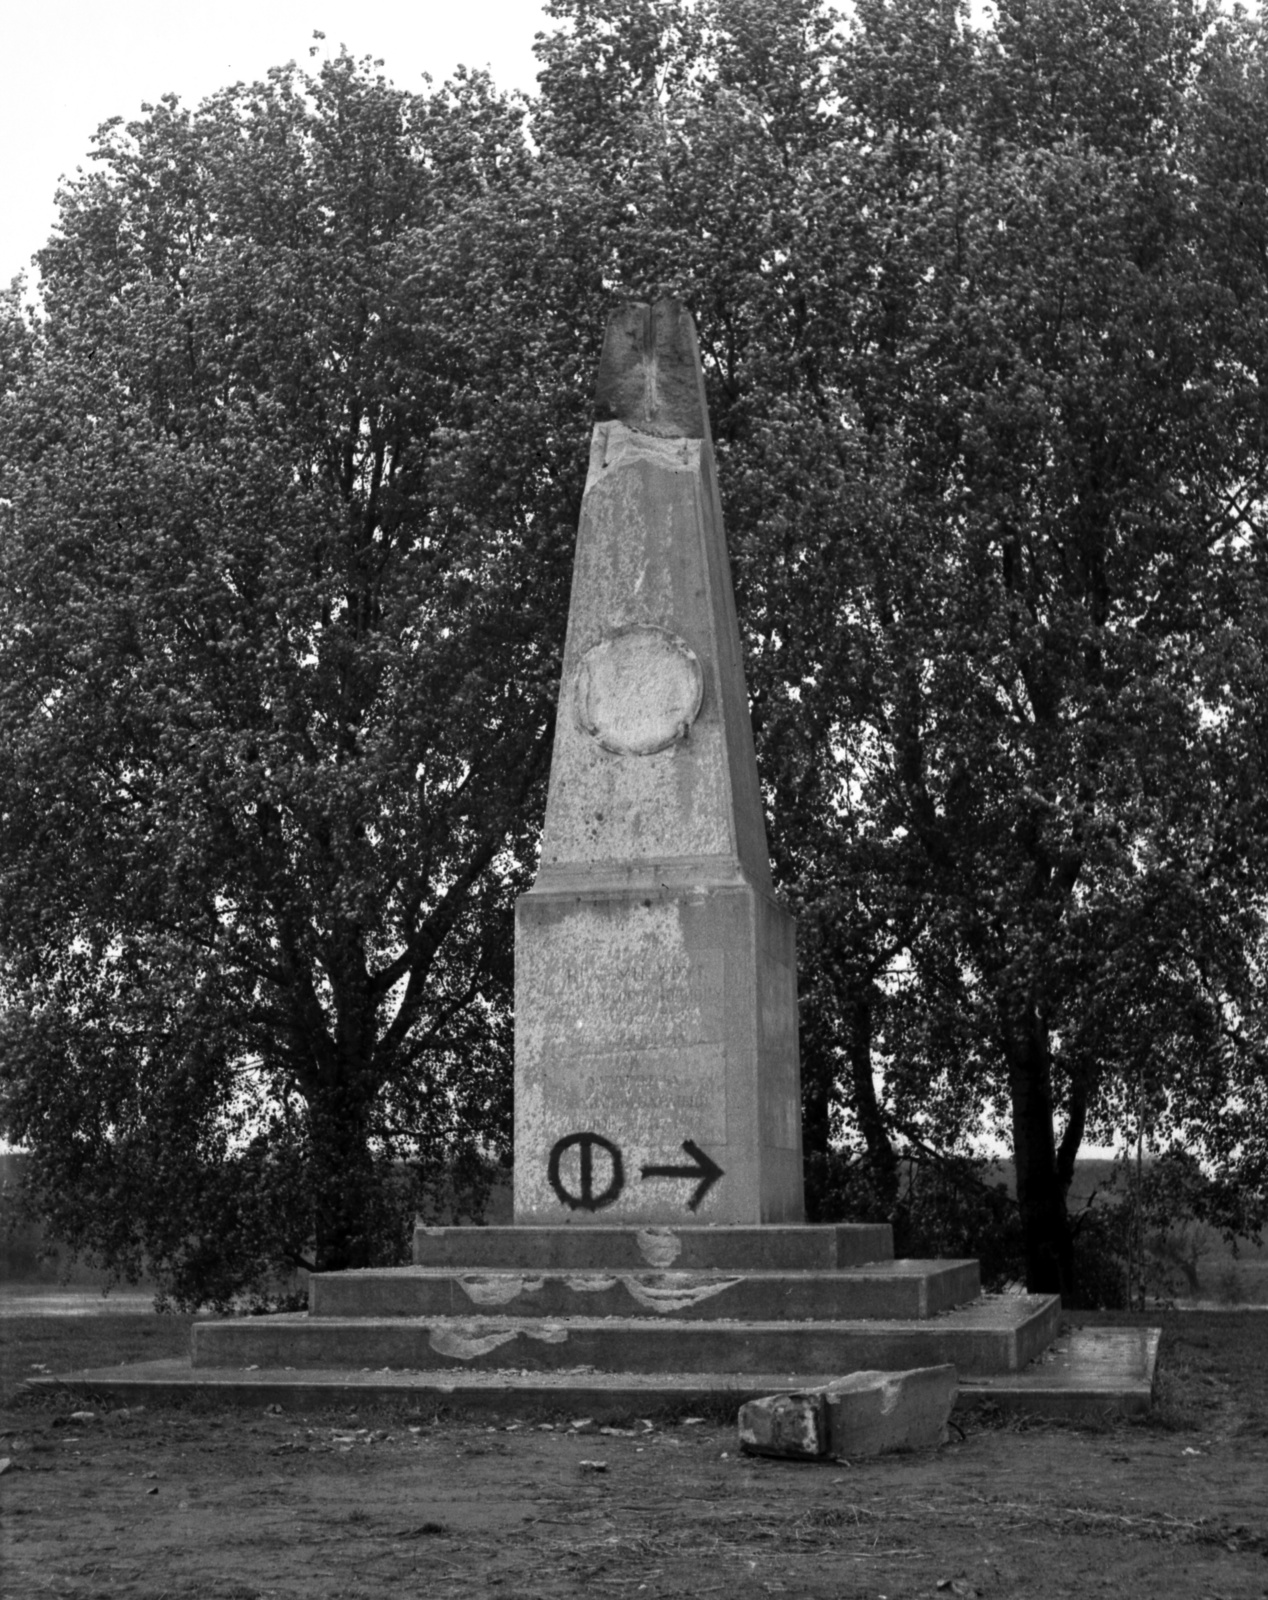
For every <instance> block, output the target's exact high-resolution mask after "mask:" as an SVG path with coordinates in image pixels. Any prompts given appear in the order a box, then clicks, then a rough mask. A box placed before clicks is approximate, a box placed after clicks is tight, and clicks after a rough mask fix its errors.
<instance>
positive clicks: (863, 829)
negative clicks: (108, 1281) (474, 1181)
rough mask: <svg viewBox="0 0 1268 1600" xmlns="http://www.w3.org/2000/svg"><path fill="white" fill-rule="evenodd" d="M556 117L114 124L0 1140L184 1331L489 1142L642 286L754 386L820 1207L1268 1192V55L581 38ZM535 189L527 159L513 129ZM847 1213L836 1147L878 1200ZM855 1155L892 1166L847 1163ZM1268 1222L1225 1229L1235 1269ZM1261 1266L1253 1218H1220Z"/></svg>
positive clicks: (73, 304)
mask: <svg viewBox="0 0 1268 1600" xmlns="http://www.w3.org/2000/svg"><path fill="white" fill-rule="evenodd" d="M553 15H554V17H555V19H556V21H557V22H558V23H559V28H558V30H557V31H556V32H554V33H552V34H551V35H549V36H547V37H545V38H543V39H542V40H541V41H540V43H539V53H540V57H541V61H542V75H541V78H540V94H539V95H538V96H537V97H536V98H534V99H533V100H532V101H531V102H529V103H527V104H526V105H524V106H517V105H515V104H512V103H510V102H508V101H507V100H505V99H503V98H502V97H500V96H499V95H498V94H497V93H496V92H495V91H494V90H493V88H492V87H491V86H490V85H489V84H488V83H487V82H485V81H484V80H481V79H478V78H470V77H463V76H460V77H459V78H458V79H457V80H456V81H455V82H454V84H452V85H450V86H448V87H447V88H446V89H445V90H443V91H440V92H437V93H432V94H428V95H425V96H422V97H418V96H411V95H407V94H405V93H403V92H400V91H397V90H395V89H393V88H391V87H390V86H388V85H387V84H386V83H385V82H384V81H383V80H382V79H381V78H380V77H379V76H378V75H377V73H376V72H375V70H374V69H373V68H371V67H369V66H366V65H359V64H356V63H353V62H351V61H349V60H348V59H347V58H346V57H339V58H337V59H335V60H333V61H330V62H328V63H327V64H326V65H324V66H323V67H322V68H321V69H320V70H319V72H318V73H317V75H316V76H315V77H308V76H306V75H305V74H302V73H300V72H298V71H297V70H296V69H294V68H288V69H284V70H280V71H278V72H276V73H274V74H273V75H271V77H270V79H269V81H268V82H267V83H266V84H264V85H257V86H254V87H252V88H249V89H246V88H238V89H235V90H232V91H227V92H226V93H225V94H223V95H221V96H218V97H216V98H214V99H213V100H211V101H210V102H208V103H207V104H205V105H204V106H202V107H200V108H199V109H198V110H197V111H194V112H190V111H186V110H184V109H182V108H181V107H179V106H178V105H176V104H175V103H164V104H163V105H161V106H159V107H157V108H153V109H151V110H149V111H148V112H146V114H145V115H144V116H143V118H142V119H141V120H139V121H137V122H135V123H133V124H130V125H128V126H126V127H125V126H124V125H122V124H116V125H112V126H111V127H109V128H107V129H105V130H103V133H102V135H101V138H100V141H99V146H98V155H99V157H100V160H99V163H98V170H97V171H96V172H95V173H93V174H92V175H90V176H88V177H86V178H83V179H81V180H78V181H77V182H75V183H74V184H72V185H71V186H70V187H69V188H68V190H67V191H66V193H65V195H64V197H63V214H62V224H61V228H60V230H59V233H58V235H57V236H56V237H55V239H54V240H53V241H52V243H51V244H50V246H49V248H48V250H47V251H46V252H45V253H44V255H43V257H42V263H41V264H42V270H43V274H44V280H45V285H46V291H45V298H46V311H45V314H44V315H43V316H42V317H39V318H33V317H22V316H21V315H19V313H18V310H17V307H16V302H14V303H13V304H11V306H10V310H9V313H8V316H7V319H6V321H5V323H4V332H3V335H2V338H3V343H2V344H0V361H2V362H3V384H4V400H3V409H2V410H0V495H3V496H5V497H7V498H8V499H9V500H10V501H11V502H12V507H13V510H12V516H11V520H10V524H9V529H8V532H7V534H6V535H5V542H4V556H3V559H4V566H5V579H6V582H5V587H4V599H3V601H2V602H0V603H2V604H3V606H4V608H5V609H4V612H3V622H2V623H0V695H3V697H4V699H3V716H2V721H0V739H2V740H3V748H2V749H0V768H2V770H0V829H2V830H3V837H2V838H0V847H2V848H3V869H2V870H3V877H2V878H0V939H3V941H4V950H5V957H6V967H5V983H6V992H5V998H6V1001H7V1009H6V1012H5V1021H4V1033H3V1036H2V1038H3V1045H2V1048H3V1055H2V1057H0V1071H2V1073H3V1095H4V1100H3V1106H4V1118H5V1124H6V1127H7V1129H8V1131H9V1133H10V1136H12V1137H17V1138H20V1139H22V1140H23V1141H24V1142H25V1143H27V1144H29V1145H30V1147H31V1148H32V1150H33V1152H34V1157H35V1167H36V1177H37V1184H36V1187H37V1190H38V1192H39V1194H40V1195H41V1196H42V1199H43V1203H44V1204H45V1206H46V1207H48V1208H49V1209H51V1210H52V1212H53V1215H54V1220H55V1222H56V1224H57V1226H58V1227H59V1229H60V1230H61V1232H62V1233H63V1234H64V1235H66V1236H68V1237H70V1238H72V1239H74V1240H76V1241H78V1242H80V1243H82V1244H84V1245H85V1246H88V1247H92V1248H95V1249H97V1250H98V1251H102V1252H104V1253H105V1254H106V1255H108V1256H110V1257H111V1258H112V1259H114V1260H116V1261H118V1262H120V1263H121V1264H124V1265H127V1264H128V1263H129V1262H131V1261H134V1260H136V1259H138V1257H139V1254H140V1253H141V1252H145V1253H148V1254H149V1255H150V1256H151V1257H153V1258H154V1259H155V1260H156V1262H157V1264H158V1266H159V1268H160V1270H161V1272H162V1273H163V1274H164V1276H165V1281H166V1282H168V1283H169V1284H171V1285H172V1286H173V1287H174V1288H175V1290H176V1292H178V1293H179V1294H180V1295H182V1296H184V1297H185V1298H188V1299H197V1298H199V1297H201V1296H204V1295H207V1294H213V1295H214V1294H220V1295H224V1294H227V1293H230V1292H232V1291H233V1289H234V1288H236V1287H238V1286H240V1285H242V1284H245V1283H248V1282H250V1281H251V1280H252V1277H253V1275H258V1274H259V1272H260V1271H261V1270H262V1269H263V1268H264V1267H265V1266H267V1265H268V1264H269V1263H270V1262H280V1261H285V1260H288V1259H289V1260H295V1259H299V1258H301V1257H302V1258H305V1259H308V1258H309V1257H308V1254H307V1253H308V1251H309V1249H310V1241H311V1240H312V1239H314V1238H315V1239H316V1241H317V1243H316V1260H317V1262H318V1263H319V1264H321V1265H336V1264H340V1263H348V1262H357V1261H364V1260H369V1259H380V1258H384V1257H390V1255H391V1253H392V1251H393V1249H394V1248H397V1245H398V1241H399V1239H400V1236H401V1226H402V1219H403V1218H404V1217H406V1216H407V1215H408V1214H409V1211H410V1209H411V1208H412V1207H413V1206H414V1205H415V1204H416V1203H417V1201H418V1184H419V1182H420V1181H422V1179H423V1178H425V1177H426V1175H427V1174H428V1173H429V1172H434V1171H435V1170H436V1169H437V1164H438V1163H440V1162H441V1160H442V1157H443V1158H444V1159H445V1160H448V1159H450V1158H451V1157H453V1156H455V1155H456V1154H458V1153H460V1152H466V1153H467V1155H468V1156H469V1157H470V1158H471V1159H473V1160H474V1158H475V1157H476V1156H477V1155H484V1156H488V1155H491V1154H492V1155H496V1154H499V1153H503V1152H504V1151H505V1148H506V1141H507V1137H508V1133H507V1119H506V1108H507V1099H508V1094H509V1060H508V1044H507V1031H506V1030H507V1009H508V1004H509V964H510V950H509V920H508V908H509V905H510V902H511V900H512V898H513V896H514V894H515V893H516V892H517V890H518V888H519V887H520V886H521V885H522V884H523V882H524V881H525V878H526V876H527V874H528V873H529V872H530V871H531V865H532V855H533V842H534V838H535V830H536V828H537V826H538V823H539V819H540V807H541V802H542V798H543V794H542V786H543V781H544V773H545V762H546V757H547V754H548V747H549V736H550V729H551V722H550V719H551V714H552V696H553V690H554V679H555V674H556V672H557V661H558V650H559V646H560V644H561V642H562V632H563V617H564V605H565V596H566V585H567V574H568V565H569V555H570V547H571V538H572V529H573V527H574V526H575V517H576V511H577V504H578V496H579V493H580V486H581V470H582V464H583V461H584V456H585V451H584V438H585V431H586V427H587V389H588V385H589V382H590V378H591V374H592V372H593V367H594V361H595V353H596V342H597V338H598V335H599V333H600V331H601V326H602V322H603V317H604V311H605V308H606V306H607V305H608V304H609V303H610V301H611V298H612V296H613V294H614V293H619V292H626V291H634V292H638V293H646V292H648V291H650V290H651V289H652V288H653V287H654V286H657V285H661V284H667V285H670V286H672V287H674V288H676V289H677V290H679V291H680V292H682V293H683V294H685V295H686V297H687V298H688V300H689V302H690V303H691V305H692V308H693V310H694V312H695V315H696V318H697V321H698V325H699V328H700V333H701V341H702V348H703V350H704V352H705V358H706V368H707V372H706V376H707V382H708V385H709V398H710V406H711V411H712V415H713V421H714V431H715V435H716V438H717V443H718V448H719V454H720V458H721V479H722V485H723V493H724V497H725V510H726V516H727V526H728V535H729V538H730V542H731V547H732V554H733V561H734V565H735V571H736V579H737V589H738V595H739V603H740V610H741V616H742V623H743V626H744V629H745V632H746V643H747V646H748V652H749V677H750V689H751V693H752V702H753V716H754V727H755V732H756V735H757V741H758V748H759V762H760V765H761V769H762V776H763V781H764V786H765V790H766V795H767V799H768V803H769V808H770V833H771V840H772V849H773V853H774V857H775V866H776V872H777V876H778V879H779V882H780V884H781V888H782V890H783V892H784V893H785V894H786V896H787V897H788V898H789V900H790V902H791V903H792V904H793V906H794V909H795V910H796V911H797V914H798V917H799V920H800V928H801V951H802V954H801V986H802V993H803V1027H802V1051H803V1076H804V1081H805V1096H806V1133H807V1146H808V1158H809V1159H808V1173H809V1175H810V1177H811V1179H812V1185H811V1188H812V1195H813V1197H814V1199H815V1201H816V1203H817V1204H818V1205H819V1206H820V1207H821V1209H822V1208H825V1207H827V1206H829V1205H830V1204H831V1203H832V1196H833V1194H836V1195H838V1196H839V1197H845V1196H849V1197H850V1198H851V1201H852V1203H857V1201H858V1197H859V1195H860V1194H861V1193H863V1192H864V1191H866V1194H867V1196H868V1200H867V1203H868V1204H869V1205H870V1206H872V1207H874V1208H875V1209H876V1210H877V1211H878V1212H879V1213H880V1214H886V1215H895V1214H896V1212H897V1211H898V1210H900V1209H901V1205H902V1194H901V1188H902V1186H901V1184H900V1176H899V1175H900V1169H901V1167H902V1158H903V1157H904V1156H905V1155H911V1154H912V1153H915V1154H917V1155H920V1154H923V1153H928V1152H933V1153H938V1152H941V1151H946V1150H950V1149H953V1148H955V1147H956V1146H957V1144H960V1143H962V1141H963V1140H964V1139H965V1138H966V1137H967V1136H968V1135H969V1134H971V1133H972V1132H973V1131H974V1130H975V1129H976V1128H977V1127H978V1126H979V1123H980V1119H981V1117H982V1115H983V1113H984V1112H985V1113H986V1114H987V1115H990V1116H994V1117H997V1118H998V1119H999V1122H1000V1125H1001V1127H1002V1128H1004V1129H1005V1130H1006V1132H1007V1133H1008V1136H1009V1138H1010V1140H1011V1143H1012V1147H1013V1151H1014V1154H1015V1158H1016V1164H1017V1176H1018V1191H1019V1194H1018V1198H1019V1202H1020V1212H1021V1222H1022V1234H1023V1243H1024V1254H1025V1270H1026V1276H1027V1279H1028V1281H1029V1283H1030V1284H1031V1286H1032V1287H1034V1288H1063V1289H1065V1290H1066V1291H1067V1292H1068V1291H1069V1290H1070V1289H1071V1287H1072V1285H1073V1282H1074V1278H1073V1266H1072V1260H1071V1230H1070V1225H1069V1221H1068V1218H1067V1216H1066V1192H1067V1189H1068V1186H1069V1180H1070V1175H1071V1172H1072V1170H1073V1162H1074V1159H1075V1156H1076V1154H1077V1152H1078V1149H1079V1147H1080V1144H1081V1142H1082V1141H1083V1139H1084V1138H1085V1136H1086V1135H1087V1134H1088V1133H1089V1132H1093V1133H1096V1134H1098V1135H1101V1136H1102V1137H1105V1136H1108V1135H1110V1134H1111V1133H1112V1132H1114V1131H1115V1130H1123V1129H1128V1130H1130V1131H1131V1132H1132V1133H1133V1135H1134V1134H1135V1132H1136V1131H1137V1130H1138V1129H1143V1130H1145V1131H1146V1132H1147V1134H1148V1136H1149V1137H1150V1139H1151V1140H1153V1141H1154V1142H1156V1143H1167V1142H1171V1141H1175V1142H1178V1143H1179V1144H1181V1145H1183V1146H1185V1147H1187V1148H1189V1149H1190V1150H1192V1151H1193V1152H1195V1153H1197V1154H1199V1155H1201V1157H1202V1158H1203V1160H1204V1162H1205V1163H1206V1170H1207V1172H1208V1174H1213V1175H1214V1177H1215V1180H1216V1182H1215V1186H1214V1187H1213V1188H1211V1189H1209V1190H1208V1191H1207V1193H1206V1196H1205V1201H1204V1203H1205V1204H1207V1206H1208V1208H1210V1207H1211V1206H1214V1205H1217V1203H1218V1202H1219V1201H1220V1200H1221V1198H1223V1199H1224V1200H1226V1201H1227V1202H1228V1204H1229V1207H1230V1210H1229V1216H1230V1220H1232V1221H1236V1222H1237V1223H1238V1224H1239V1225H1240V1226H1245V1225H1246V1223H1247V1221H1248V1220H1249V1221H1253V1220H1254V1217H1255V1214H1256V1211H1257V1208H1258V1211H1259V1213H1260V1214H1262V1207H1263V1197H1264V1191H1265V1182H1266V1176H1268V1133H1266V1131H1265V1130H1268V1069H1266V1066H1265V1053H1264V1052H1265V1039H1264V1011H1263V1005H1262V991H1263V986H1264V957H1265V953H1266V952H1265V940H1264V929H1265V923H1264V845H1265V841H1266V838H1268V809H1266V808H1268V798H1266V796H1268V783H1266V782H1265V777H1266V774H1265V733H1266V725H1265V718H1266V716H1268V683H1266V682H1265V675H1266V672H1268V551H1266V547H1265V537H1264V490H1265V479H1266V475H1268V402H1266V401H1265V398H1264V397H1265V394H1266V393H1268V387H1266V380H1268V315H1266V312H1268V76H1266V73H1265V68H1266V66H1268V46H1266V44H1265V36H1264V34H1263V32H1262V30H1261V29H1260V28H1259V26H1258V25H1257V24H1254V23H1251V22H1249V21H1247V20H1245V19H1244V18H1242V17H1240V16H1233V17H1223V16H1221V15H1220V14H1219V13H1218V11H1217V10H1216V9H1214V8H1209V9H1208V8H1205V7H1203V6H1199V5H1196V4H1193V3H1190V0H1076V3H1067V0H1038V3H1029V4H1027V5H1025V6H1021V5H1018V6H1010V5H1008V4H1004V5H1002V6H1001V7H1000V15H999V19H998V21H997V22H996V23H994V24H993V25H991V26H990V27H989V28H987V29H985V30H982V31H979V30H975V29H973V28H972V27H970V26H969V24H968V22H967V20H966V17H965V16H964V14H963V13H961V12H960V11H959V10H958V9H957V7H956V6H955V5H954V4H951V3H946V0H860V3H859V4H858V5H857V6H856V8H855V12H854V16H853V19H852V21H851V22H850V23H849V24H848V25H847V24H844V23H841V22H840V21H839V20H837V19H835V18H834V17H833V16H832V15H831V14H830V13H829V12H828V10H827V9H826V8H825V7H823V6H821V5H820V4H818V3H817V0H780V3H778V4H777V3H775V0H699V3H698V4H696V5H676V6H667V5H663V4H658V3H656V0H557V3H556V4H555V5H554V7H553ZM530 134H531V137H529V136H528V135H530ZM843 1150H844V1151H845V1152H846V1155H845V1156H843V1155H842V1151H843ZM854 1153H857V1154H858V1156H859V1157H861V1161H862V1171H863V1173H864V1174H865V1177H866V1182H865V1183H863V1182H861V1181H860V1168H859V1166H858V1164H857V1162H856V1164H855V1166H854V1168H853V1170H852V1171H850V1172H843V1170H842V1169H843V1164H848V1161H849V1160H850V1159H852V1158H853V1154H854ZM1234 1210H1235V1211H1236V1215H1235V1216H1234V1215H1233V1211H1234ZM1214 1214H1218V1213H1214Z"/></svg>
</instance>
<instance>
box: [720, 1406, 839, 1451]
mask: <svg viewBox="0 0 1268 1600" xmlns="http://www.w3.org/2000/svg"><path fill="white" fill-rule="evenodd" d="M823 1394H824V1392H823V1390H822V1389H809V1390H806V1391H804V1392H803V1393H800V1394H768V1395H764V1396H763V1397H762V1398H761V1399H760V1400H746V1401H745V1402H744V1404H743V1405H742V1406H741V1407H740V1449H741V1450H743V1451H745V1452H746V1453H747V1454H749V1455H754V1456H788V1457H792V1458H793V1459H794V1460H813V1459H815V1458H817V1457H818V1456H822V1455H826V1454H827V1448H828V1440H827V1430H826V1428H825V1426H824V1401H823Z"/></svg>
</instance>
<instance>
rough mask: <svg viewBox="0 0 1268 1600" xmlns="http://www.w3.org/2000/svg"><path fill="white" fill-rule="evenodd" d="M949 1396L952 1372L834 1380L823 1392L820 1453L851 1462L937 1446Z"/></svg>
mask: <svg viewBox="0 0 1268 1600" xmlns="http://www.w3.org/2000/svg"><path fill="white" fill-rule="evenodd" d="M955 1392H956V1370H955V1368H954V1367H953V1366H942V1367H916V1368H914V1369H913V1370H912V1371H910V1372H854V1373H851V1374H850V1376H849V1377H848V1378H837V1379H836V1380H835V1381H834V1382H832V1383H830V1384H828V1385H827V1386H826V1387H825V1389H824V1390H823V1406H824V1422H825V1425H826V1434H827V1449H826V1453H827V1454H828V1455H832V1456H843V1457H845V1458H846V1459H847V1460H854V1459H856V1458H857V1457H859V1456H875V1455H880V1454H881V1453H882V1452H883V1451H885V1450H927V1449H930V1448H931V1447H932V1446H934V1445H939V1444H942V1443H943V1442H944V1441H945V1439H946V1436H947V1420H948V1418H949V1417H950V1415H951V1407H952V1406H953V1405H954V1404H955Z"/></svg>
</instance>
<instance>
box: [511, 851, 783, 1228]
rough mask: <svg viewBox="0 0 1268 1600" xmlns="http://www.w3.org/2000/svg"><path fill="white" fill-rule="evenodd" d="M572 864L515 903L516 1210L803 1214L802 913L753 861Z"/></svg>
mask: <svg viewBox="0 0 1268 1600" xmlns="http://www.w3.org/2000/svg"><path fill="white" fill-rule="evenodd" d="M709 865H710V866H711V867H712V866H713V864H712V863H710V864H709ZM568 876H570V877H571V881H570V882H568V881H565V882H560V879H561V878H564V877H565V875H564V874H556V875H554V876H553V877H552V878H551V879H548V880H547V883H546V884H542V883H541V882H540V881H539V885H538V887H537V888H536V889H534V891H533V892H532V893H531V894H528V895H525V896H524V897H523V898H522V899H521V900H520V902H519V905H518V906H517V908H516V975H517V978H516V982H517V992H518V997H519V998H518V1003H517V1006H516V1019H515V1059H516V1094H515V1148H516V1150H517V1151H522V1152H524V1155H523V1156H519V1157H517V1160H516V1163H515V1218H516V1221H517V1222H521V1223H532V1224H540V1223H551V1222H564V1223H568V1222H573V1221H575V1222H579V1223H581V1222H605V1223H612V1224H618V1225H619V1224H623V1223H630V1222H649V1223H656V1222H664V1223H670V1222H682V1221H685V1220H687V1219H688V1218H692V1217H694V1218H696V1219H698V1220H700V1221H702V1222H705V1221H707V1222H716V1223H775V1222H799V1221H800V1220H801V1217H802V1215H803V1211H802V1173H801V1126H800V1105H799V1099H798V1082H797V1041H796V1035H795V1028H796V953H795V943H794V941H795V934H794V927H793V920H792V918H791V917H790V916H789V915H788V913H787V912H786V911H784V910H783V908H782V907H781V906H780V905H778V904H777V903H776V901H775V900H774V899H772V898H771V896H770V895H768V894H764V893H762V892H761V891H760V890H757V889H755V888H754V887H753V886H752V885H751V884H749V883H747V882H745V881H744V880H743V878H742V877H740V875H739V874H738V872H737V873H736V874H735V876H734V878H733V880H732V881H731V882H729V883H727V882H719V881H718V875H717V873H716V868H714V870H713V871H712V872H711V873H710V874H708V875H706V873H705V872H703V871H697V873H696V874H695V875H694V877H693V874H692V873H691V871H690V868H686V869H684V868H683V866H682V865H681V864H678V863H674V864H673V865H672V866H670V865H667V866H666V867H665V868H663V869H662V870H661V871H660V872H659V873H655V874H648V873H641V874H638V875H637V879H636V881H633V882H629V883H626V884H623V885H620V886H611V885H608V886H601V887H600V886H594V885H592V884H590V883H587V882H586V880H585V878H584V876H582V875H580V874H575V875H568ZM631 876H633V875H631ZM711 880H712V881H711ZM534 1157H535V1159H534Z"/></svg>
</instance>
